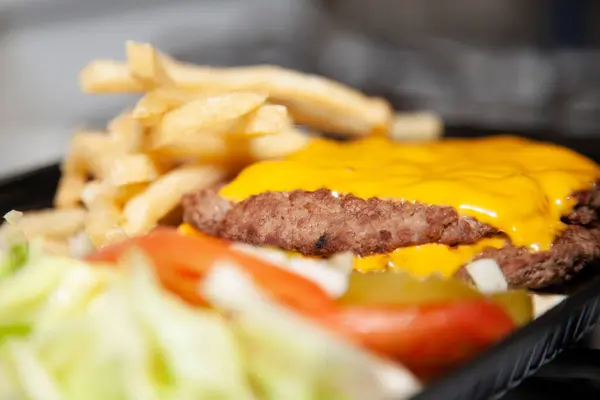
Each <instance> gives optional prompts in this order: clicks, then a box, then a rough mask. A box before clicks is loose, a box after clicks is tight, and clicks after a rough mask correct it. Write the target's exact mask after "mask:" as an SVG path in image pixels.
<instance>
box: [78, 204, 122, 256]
mask: <svg viewBox="0 0 600 400" xmlns="http://www.w3.org/2000/svg"><path fill="white" fill-rule="evenodd" d="M120 222H121V209H120V208H119V207H118V206H117V205H116V204H115V203H114V202H110V201H94V202H93V203H91V204H90V205H89V206H88V212H87V215H86V218H85V233H86V234H87V235H88V237H89V238H90V240H91V242H92V243H93V244H94V246H96V247H98V246H102V245H105V244H109V243H112V242H114V241H118V240H119V239H124V238H125V234H124V233H123V231H122V229H121V228H120Z"/></svg>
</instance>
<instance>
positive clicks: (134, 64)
mask: <svg viewBox="0 0 600 400" xmlns="http://www.w3.org/2000/svg"><path fill="white" fill-rule="evenodd" d="M125 48H126V54H127V66H128V67H129V71H130V72H131V74H132V75H133V77H134V78H137V79H138V80H140V81H142V82H145V83H146V84H147V85H148V86H149V87H160V86H173V81H172V80H171V78H170V77H169V74H168V73H167V71H166V69H165V65H164V64H165V63H166V58H167V57H166V56H163V55H162V54H160V53H159V52H158V51H156V49H155V48H154V47H152V46H151V45H149V44H147V43H138V42H132V41H129V42H127V43H126V45H125ZM163 60H165V61H163Z"/></svg>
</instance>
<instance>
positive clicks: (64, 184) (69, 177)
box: [54, 169, 86, 209]
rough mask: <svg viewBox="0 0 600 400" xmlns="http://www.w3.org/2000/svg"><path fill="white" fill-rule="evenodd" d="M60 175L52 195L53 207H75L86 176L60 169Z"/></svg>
mask: <svg viewBox="0 0 600 400" xmlns="http://www.w3.org/2000/svg"><path fill="white" fill-rule="evenodd" d="M62 171H63V172H62V175H61V177H60V180H59V182H58V187H57V188H56V194H55V196H54V207H56V208H59V209H64V208H72V207H77V206H78V205H79V202H80V199H81V192H82V191H83V188H84V186H85V181H86V176H85V175H84V174H79V173H70V172H68V171H65V169H63V170H62Z"/></svg>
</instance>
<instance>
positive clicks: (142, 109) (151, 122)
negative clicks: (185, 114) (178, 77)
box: [132, 88, 191, 126]
mask: <svg viewBox="0 0 600 400" xmlns="http://www.w3.org/2000/svg"><path fill="white" fill-rule="evenodd" d="M190 99H191V96H190V95H186V94H185V93H184V92H182V91H179V90H173V89H164V88H161V89H156V90H153V91H151V92H148V93H146V95H144V97H142V98H141V99H140V101H138V102H137V104H136V105H135V108H134V109H133V112H132V116H133V118H134V119H135V120H136V121H138V122H139V123H141V124H143V125H145V126H155V125H157V124H158V123H159V122H160V119H161V118H162V116H163V115H164V114H166V113H167V112H169V111H171V110H174V109H175V108H177V107H179V106H181V105H183V104H184V103H185V102H186V101H188V100H190Z"/></svg>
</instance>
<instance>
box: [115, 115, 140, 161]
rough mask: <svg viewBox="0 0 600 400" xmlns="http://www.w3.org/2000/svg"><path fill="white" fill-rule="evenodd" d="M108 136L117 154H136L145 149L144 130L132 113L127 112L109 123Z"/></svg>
mask: <svg viewBox="0 0 600 400" xmlns="http://www.w3.org/2000/svg"><path fill="white" fill-rule="evenodd" d="M108 134H109V136H110V139H111V141H112V143H113V147H114V149H115V151H116V152H119V153H134V152H137V151H141V150H142V149H143V148H144V130H143V127H142V126H141V124H140V123H139V122H138V121H137V120H136V119H135V118H134V117H133V115H132V113H131V112H125V113H122V114H120V115H119V116H117V117H116V118H115V119H113V120H112V121H110V122H109V123H108Z"/></svg>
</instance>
